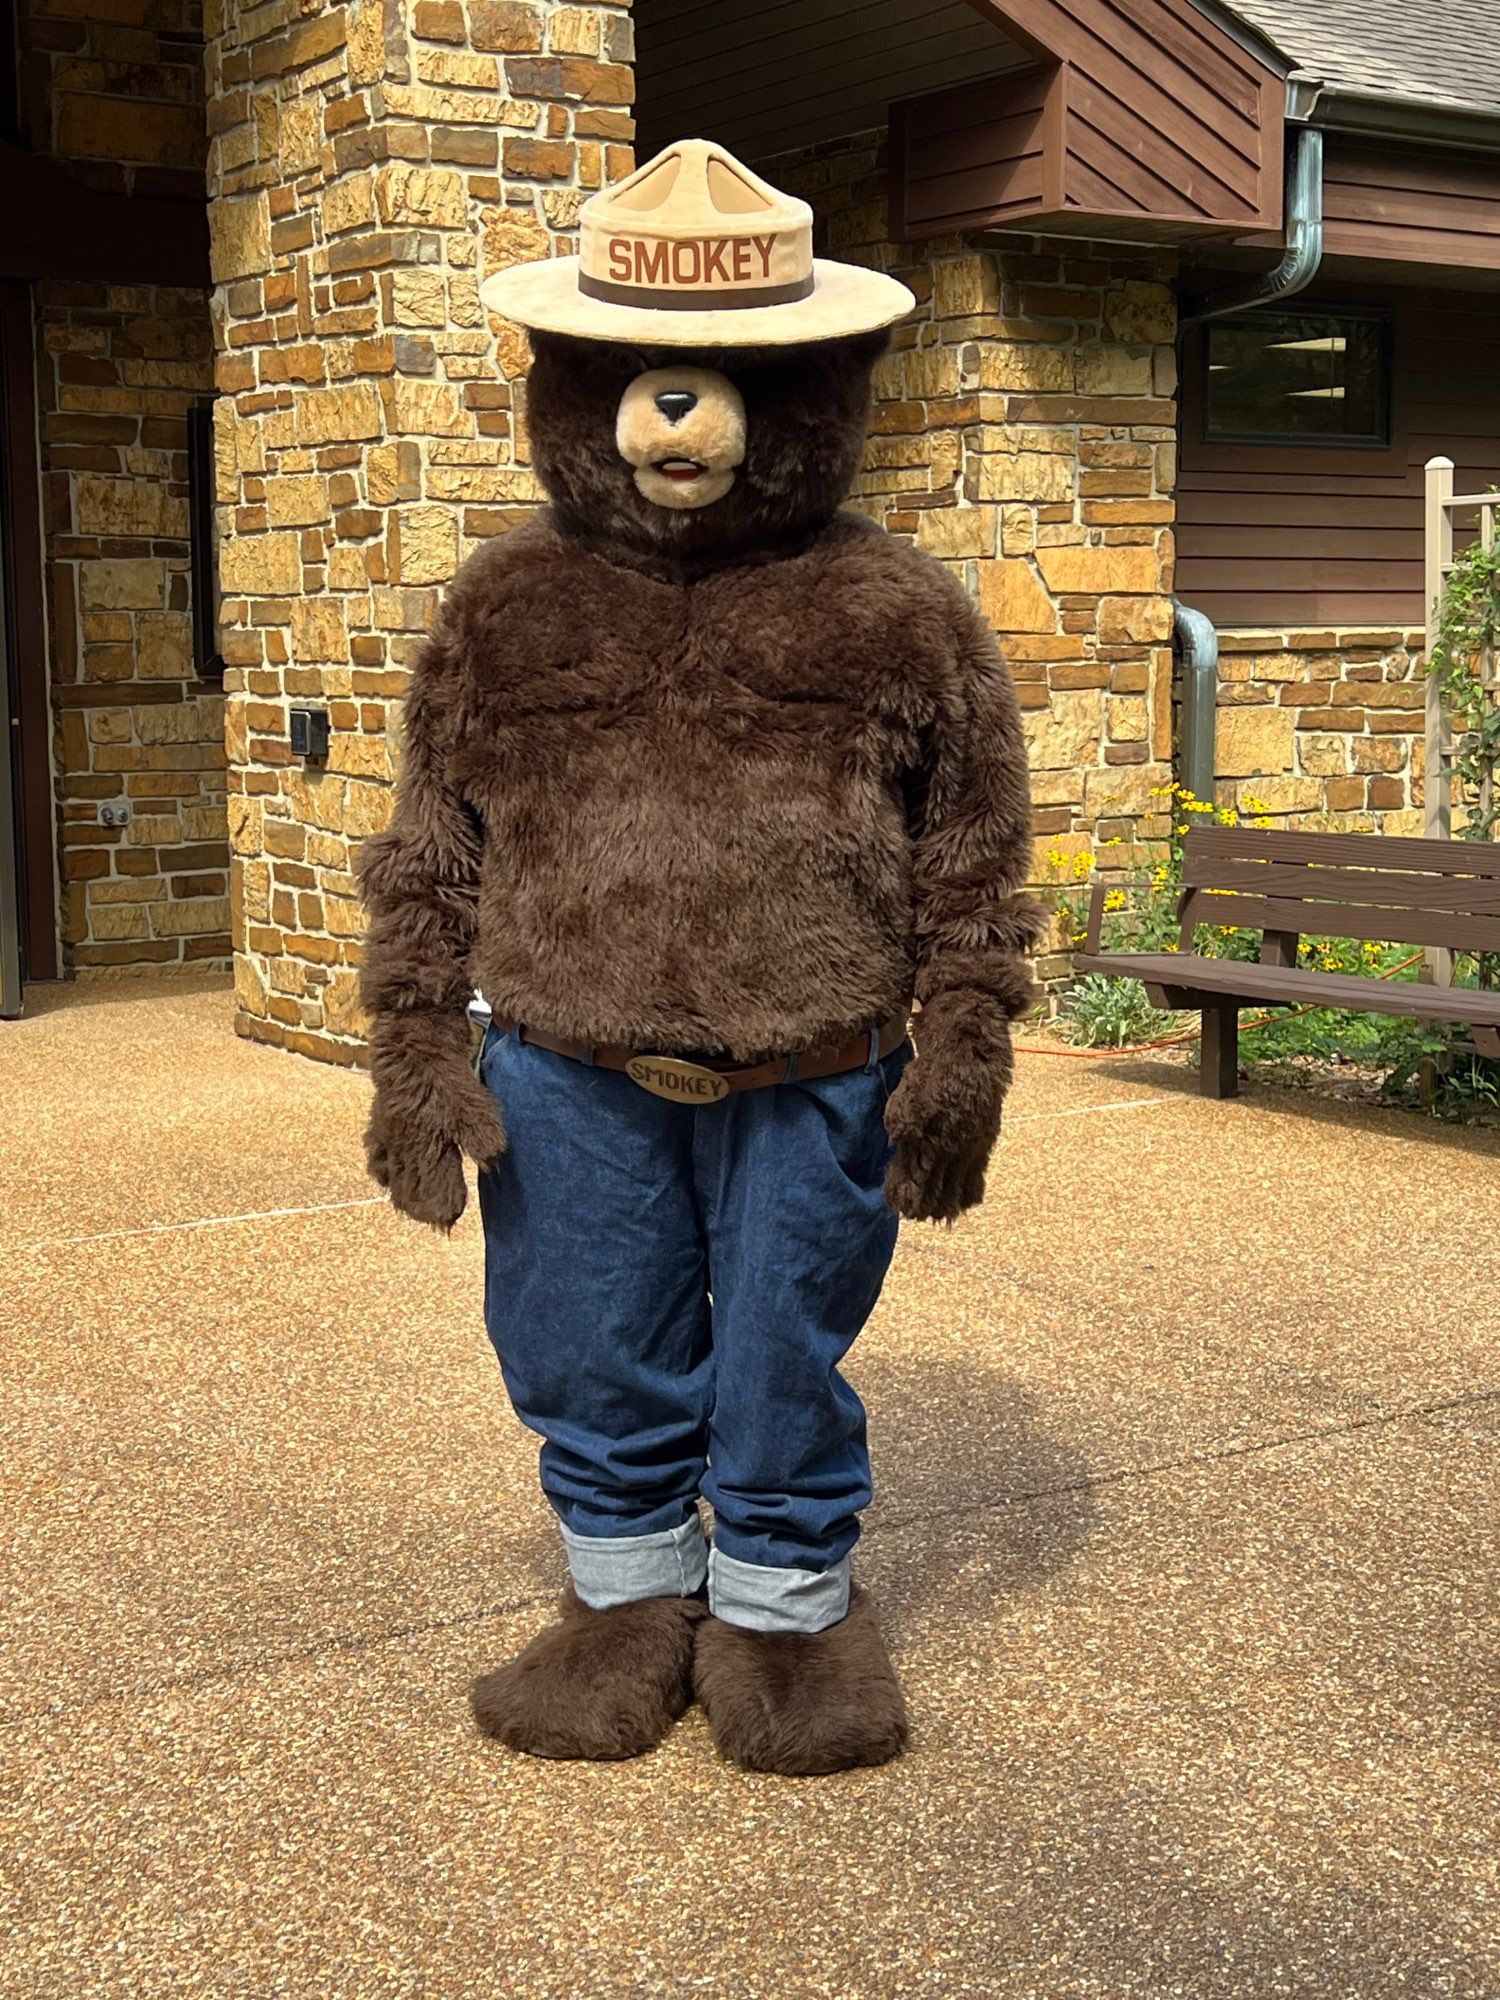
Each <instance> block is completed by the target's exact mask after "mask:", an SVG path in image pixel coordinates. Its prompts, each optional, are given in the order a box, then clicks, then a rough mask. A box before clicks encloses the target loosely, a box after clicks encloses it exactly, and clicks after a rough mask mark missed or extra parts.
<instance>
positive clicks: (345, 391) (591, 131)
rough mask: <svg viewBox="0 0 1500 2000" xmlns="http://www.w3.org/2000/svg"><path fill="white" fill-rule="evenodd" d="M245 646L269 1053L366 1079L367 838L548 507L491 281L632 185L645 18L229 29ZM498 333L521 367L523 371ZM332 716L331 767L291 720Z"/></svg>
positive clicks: (221, 117)
mask: <svg viewBox="0 0 1500 2000" xmlns="http://www.w3.org/2000/svg"><path fill="white" fill-rule="evenodd" d="M207 25H208V35H209V42H208V70H209V103H210V117H211V135H212V136H211V146H210V162H209V193H210V223H211V230H212V240H213V270H214V278H215V284H216V290H215V294H214V325H215V334H216V344H217V349H218V360H217V374H218V386H219V389H220V392H221V394H220V400H219V404H218V428H217V438H216V444H217V460H218V471H217V477H218V503H219V512H220V517H221V522H222V528H223V535H224V545H223V554H222V560H221V582H222V587H223V592H224V598H223V605H222V612H223V643H224V653H225V658H226V660H227V661H228V662H229V666H230V673H229V676H228V679H227V681H226V688H227V691H228V694H229V714H228V724H227V730H228V742H229V750H230V828H231V837H232V840H233V844H234V850H235V860H234V891H233V901H234V910H235V951H236V986H237V990H238V998H239V1008H238V1016H237V1020H238V1026H239V1029H240V1031H241V1032H242V1033H244V1034H247V1035H251V1036H254V1037H256V1038H257V1039H260V1040H263V1041H269V1042H273V1043H276V1044H279V1045H282V1046H285V1047H288V1048H293V1049H296V1050H299V1051H301V1052H303V1053H305V1054H309V1055H313V1056H317V1057H321V1058H323V1059H325V1060H330V1061H337V1062H353V1061H356V1060H358V1058H359V1055H360V1044H359V1040H358V1037H359V1034H360V1030H361V1026H362V1023H361V1018H360V1014H359V1009H358V1004H357V991H356V989H357V971H356V968H357V966H358V963H359V955H360V945H359V939H360V935H361V933H362V930H363V927H364V916H363V912H362V909H361V906H360V904H359V901H358V898H357V894H356V884H355V880H354V876H353V874H352V873H351V861H352V858H353V851H354V846H355V843H357V841H358V840H359V839H361V838H362V837H363V836H365V835H367V834H369V833H370V832H372V831H374V830H375V829H377V828H378V827H380V826H382V825H384V823H385V821H386V818H387V817H388V814H389V809H390V784H391V779H392V774H393V768H394V760H395V757H396V755H397V752H398V734H399V717H400V697H401V695H402V694H403V692H404V690H405V688H406V685H407V679H408V672H409V668H410V665H411V661H412V659H413V657H414V654H415V651H416V648H417V646H418V644H419V642H420V638H421V634H422V633H423V631H424V629H425V628H426V626H427V625H428V624H429V623H430V621H431V618H432V616H433V613H434V611H435V608H436V604H437V601H438V597H439V593H440V591H441V587H442V585H443V584H444V583H445V582H446V581H447V580H448V579H449V578H450V577H451V576H452V574H453V572H454V570H455V569H456V568H457V566H458V564H459V562H460V561H461V560H462V559H463V557H464V556H465V555H467V554H468V553H469V552H470V550H471V549H473V548H474V547H476V546H477V545H478V543H479V542H480V541H482V540H484V539H485V538H487V537H488V536H491V535H494V534H499V533H502V532H504V530H505V529H506V528H507V527H509V526H511V525H513V524H514V522H515V521H516V520H517V519H519V518H520V517H521V511H522V510H524V509H525V508H527V507H528V506H530V505H531V504H533V503H534V502H535V500H536V499H537V497H538V496H537V490H536V486H535V482H534V480H533V477H532V474H531V471H530V468H529V464H528V452H527V445H526V433H525V420H524V394H523V390H522V386H521V384H520V382H519V381H518V379H517V378H518V377H519V376H520V374H521V372H522V369H523V366H524V361H525V355H526V347H525V341H524V337H523V336H522V335H521V334H520V333H519V331H518V330H517V329H515V328H513V327H507V326H504V325H497V323H496V322H494V321H492V320H491V319H490V318H489V316H488V315H487V314H486V313H485V311H484V310H483V308H482V307H481V306H480V303H479V298H478V290H477V287H478V281H479V279H480V277H481V276H483V275H484V274H485V272H486V271H487V270H489V269H495V268H498V267H500V266H501V265H503V264H507V263H511V262H514V261H517V260H519V259H522V258H526V257H532V256H538V255H545V254H548V252H549V251H553V250H556V251H565V250H568V249H570V248H572V247H573V237H572V235H571V234H570V232H572V231H573V229H574V225H575V223H576V219H577V214H578V209H579V207H580V206H581V205H582V203H583V201H584V200H585V199H586V197H587V195H588V193H589V192H590V191H591V190H592V189H594V188H596V187H599V186H600V185H602V183H603V182H604V180H605V179H606V178H609V179H616V178H618V177H619V176H620V175H621V174H622V173H624V172H627V171H628V170H629V167H630V165H631V154H630V150H629V141H630V138H631V135H632V132H633V125H632V121H631V117H630V111H629V106H630V101H631V96H632V72H631V69H630V55H631V39H630V19H629V15H628V13H627V12H626V11H625V10H624V9H623V7H619V6H614V5H605V6H582V7H578V6H559V5H555V4H547V5H526V4H522V0H357V3H356V4H350V5H344V6H328V7H324V8H322V9H321V10H319V11H317V12H316V13H311V14H307V15H305V16H304V17H302V18H293V19H289V18H288V15H287V13H286V11H285V10H283V9H279V8H272V7H263V8H254V9H251V8H239V7H235V6H232V5H230V4H229V0H216V4H215V5H214V7H213V8H212V10H211V12H210V15H209V18H208V24H207ZM497 334H498V365H497ZM303 702H306V703H310V704H312V705H314V706H317V707H324V708H326V709H327V710H328V711H329V714H330V716H331V719H332V725H333V743H332V754H331V755H330V757H329V760H328V762H327V765H326V767H322V768H319V767H316V766H304V765H303V764H302V763H301V762H300V761H299V760H297V759H295V758H294V757H293V755H292V752H291V749H290V747H289V743H288V709H289V708H290V707H291V706H292V705H293V704H298V703H303Z"/></svg>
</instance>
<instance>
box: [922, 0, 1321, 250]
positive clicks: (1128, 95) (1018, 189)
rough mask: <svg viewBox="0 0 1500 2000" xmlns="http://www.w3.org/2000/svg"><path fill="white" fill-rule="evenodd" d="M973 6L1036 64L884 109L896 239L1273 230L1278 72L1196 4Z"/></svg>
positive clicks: (1135, 236)
mask: <svg viewBox="0 0 1500 2000" xmlns="http://www.w3.org/2000/svg"><path fill="white" fill-rule="evenodd" d="M970 4H971V5H973V6H975V7H976V8H977V9H978V10H979V11H980V12H981V13H983V14H984V15H985V16H986V17H987V18H988V19H990V20H992V21H993V23H994V25H995V27H996V29H997V30H999V31H1000V32H1001V33H1003V34H1004V35H1006V36H1007V37H1008V38H1009V39H1010V41H1011V42H1012V43H1013V44H1017V45H1019V46H1020V47H1022V48H1024V49H1025V50H1027V51H1028V52H1029V54H1030V55H1031V56H1032V57H1033V59H1034V60H1033V61H1032V62H1031V63H1030V64H1028V65H1026V66H1025V67H1023V68H1021V69H1014V70H1010V71H1007V72H1006V73H1004V74H1002V75H998V76H993V77H989V78H986V79H983V80H981V81H980V82H978V83H970V84H962V85H959V86H956V87H954V88H950V89H948V90H944V91H939V92H934V93H931V94H929V95H927V96H924V97H915V98H908V99H905V100H903V101H901V102H899V103H897V104H894V105H892V107H891V175H892V187H891V196H892V215H893V218H894V228H895V233H896V234H897V235H898V236H901V237H904V238H907V239H911V238H919V237H923V236H932V235H940V234H946V233H949V232H951V231H954V230H963V231H973V230H979V229H1019V230H1027V231H1036V230H1045V231H1048V232H1054V231H1071V232H1075V233H1080V234H1088V235H1093V236H1099V237H1105V238H1116V239H1121V240H1127V241H1139V242H1172V241H1185V240H1192V239H1194V238H1201V237H1216V236H1217V237H1225V236H1230V237H1232V236H1238V235H1242V234H1245V233H1248V232H1251V231H1257V230H1259V231H1266V230H1272V229H1279V228H1280V226H1281V220H1282V166H1283V150H1284V140H1283V127H1284V116H1285V78H1284V73H1283V72H1282V71H1281V70H1280V69H1278V68H1276V67H1273V66H1272V64H1271V62H1270V61H1269V59H1266V58H1263V57H1262V56H1260V55H1259V54H1257V53H1256V52H1255V50H1254V49H1253V48H1252V47H1251V46H1249V45H1247V44H1246V43H1244V42H1242V41H1241V40H1239V39H1238V38H1236V37H1235V36H1233V35H1231V34H1230V33H1228V31H1227V30H1226V29H1225V28H1224V27H1223V26H1221V25H1220V24H1219V22H1218V21H1217V20H1215V19H1213V18H1212V17H1211V16H1210V15H1209V14H1207V13H1205V12H1203V11H1202V10H1201V9H1200V8H1199V7H1198V5H1197V4H1196V0H970Z"/></svg>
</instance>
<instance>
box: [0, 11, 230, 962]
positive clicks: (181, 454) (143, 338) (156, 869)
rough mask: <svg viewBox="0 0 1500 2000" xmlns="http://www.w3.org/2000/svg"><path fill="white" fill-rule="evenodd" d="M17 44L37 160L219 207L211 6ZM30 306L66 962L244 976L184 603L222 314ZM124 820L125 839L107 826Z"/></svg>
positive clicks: (213, 706)
mask: <svg viewBox="0 0 1500 2000" xmlns="http://www.w3.org/2000/svg"><path fill="white" fill-rule="evenodd" d="M17 39H18V46H19V49H20V55H21V68H20V83H21V90H20V98H21V112H22V120H23V124H24V127H25V132H26V138H27V141H28V143H29V145H30V146H31V148H32V150H34V151H35V152H37V153H41V154H48V155H50V156H52V157H53V158H56V159H59V160H62V161H65V162H66V164H67V166H68V169H69V171H70V172H71V173H73V174H74V175H76V176H77V177H78V178H79V179H82V180H85V181H87V182H89V183H90V184H91V185H92V186H94V187H98V188H103V189H106V190H108V191H110V192H112V193H119V194H136V195H165V196H172V197H196V198H198V199H201V198H202V190H203V160H204V154H205V151H206V147H207V135H206V130H205V115H204V101H203V30H202V18H201V10H200V8H199V6H198V4H197V0H97V4H91V0H23V4H22V5H21V6H20V7H19V8H18V10H17ZM34 300H35V311H36V346H37V356H38V385H37V400H38V415H39V421H40V467H41V475H42V493H43V507H44V521H43V532H44V544H43V560H44V568H45V583H46V594H47V622H48V664H49V670H50V676H51V686H52V700H53V716H54V736H53V763H54V770H55V774H56V792H57V808H58V816H59V822H60V833H59V845H60V863H59V875H60V879H61V891H62V910H61V921H60V930H61V934H62V943H63V963H64V966H65V968H66V969H67V970H69V971H74V972H88V971H91V970H95V969H99V968H104V967H120V966H142V967H146V966H154V967H160V966H163V965H172V964H180V963H185V962H188V961H192V962H194V963H201V962H204V961H208V962H213V961H215V960H218V961H227V958H228V953H229V939H228V928H229V909H228V900H227V890H228V875H227V871H228V866H229V854H228V844H227V837H226V831H225V809H224V751H223V726H222V702H221V699H220V696H219V691H218V689H217V687H216V686H213V685H211V684H204V683H200V682H199V681H198V680H197V679H196V678H195V666H194V661H193V657H192V634H191V612H190V605H189V598H188V582H189V571H188V510H187V422H186V418H187V410H188V408H189V405H190V404H191V403H192V402H193V401H194V400H195V399H196V398H198V397H201V396H206V395H209V394H211V393H212V389H213V353H212V338H211V333H210V327H209V317H208V299H207V296H206V295H205V294H204V293H203V292H202V291H199V290H195V289H188V288H182V287H176V286H162V285H106V284H91V283H73V282H69V283H63V282H59V281H53V282H45V283H40V284H38V285H37V286H36V288H35V294H34ZM106 801H113V802H115V803H122V802H123V803H124V804H126V805H128V806H129V808H130V810H131V813H132V815H133V817H132V820H131V823H130V825H129V826H128V827H126V828H124V829H114V828H106V827H103V826H101V825H100V823H99V810H100V807H101V805H103V804H104V803H105V802H106Z"/></svg>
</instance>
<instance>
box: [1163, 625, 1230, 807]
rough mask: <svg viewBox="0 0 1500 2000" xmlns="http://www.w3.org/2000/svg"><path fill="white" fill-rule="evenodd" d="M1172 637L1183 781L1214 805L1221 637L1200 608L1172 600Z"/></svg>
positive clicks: (1196, 794)
mask: <svg viewBox="0 0 1500 2000" xmlns="http://www.w3.org/2000/svg"><path fill="white" fill-rule="evenodd" d="M1172 635H1173V637H1174V638H1175V639H1176V641H1177V644H1178V647H1179V648H1180V650H1181V653H1182V754H1181V759H1180V763H1181V769H1182V782H1183V784H1185V785H1186V786H1187V788H1188V790H1189V791H1190V792H1191V793H1192V795H1193V797H1194V798H1195V799H1203V800H1204V801H1206V803H1208V804H1209V805H1212V804H1213V797H1214V778H1215V776H1216V775H1217V764H1218V760H1217V758H1216V756H1215V749H1216V747H1217V737H1218V722H1219V635H1218V633H1217V632H1216V631H1215V630H1214V622H1213V620H1212V619H1211V618H1208V617H1206V616H1205V615H1204V613H1203V612H1201V611H1194V610H1193V609H1192V608H1191V607H1190V606H1189V605H1186V604H1182V603H1180V602H1179V601H1178V600H1177V599H1176V598H1175V597H1174V598H1173V599H1172Z"/></svg>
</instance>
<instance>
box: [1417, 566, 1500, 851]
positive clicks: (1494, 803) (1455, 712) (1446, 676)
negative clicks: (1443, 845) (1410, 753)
mask: <svg viewBox="0 0 1500 2000" xmlns="http://www.w3.org/2000/svg"><path fill="white" fill-rule="evenodd" d="M1497 645H1500V540H1497V542H1496V545H1495V546H1494V547H1492V548H1486V547H1485V546H1484V545H1483V543H1482V542H1475V543H1474V544H1473V546H1472V547H1470V548H1467V549H1464V550H1463V551H1462V552H1461V553H1460V554H1459V555H1458V556H1457V557H1456V558H1455V560H1454V563H1453V567H1452V569H1451V570H1450V571H1449V573H1448V581H1447V585H1446V587H1445V588H1444V591H1443V594H1442V597H1441V598H1440V599H1439V602H1438V630H1437V639H1436V642H1435V644H1434V645H1433V648H1432V652H1431V655H1430V657H1429V658H1428V661H1427V671H1428V672H1429V673H1430V674H1432V675H1433V676H1434V678H1435V679H1436V681H1437V684H1438V690H1439V694H1440V698H1441V700H1442V704H1443V707H1444V709H1445V710H1446V711H1447V714H1448V718H1449V721H1450V723H1451V725H1452V729H1453V754H1452V762H1451V763H1450V764H1448V765H1446V766H1445V767H1444V775H1445V776H1448V777H1456V778H1457V779H1458V782H1459V791H1460V797H1461V799H1462V803H1463V805H1464V808H1465V812H1466V818H1465V823H1464V825H1463V827H1462V828H1461V829H1460V838H1462V839H1464V840H1492V839H1494V838H1495V832H1496V828H1497V826H1500V786H1497V785H1496V782H1495V772H1496V765H1497V763H1500V700H1497V698H1496V695H1495V691H1494V689H1493V688H1492V687H1490V686H1488V685H1487V684H1486V679H1485V665H1486V662H1487V661H1488V662H1490V663H1493V661H1494V658H1495V653H1496V648H1497Z"/></svg>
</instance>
